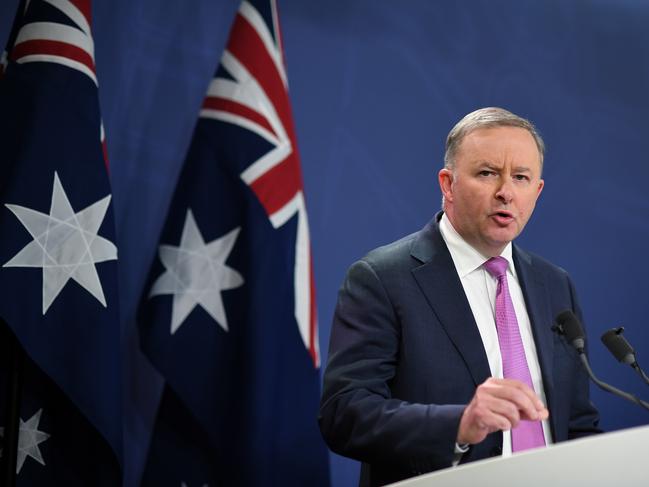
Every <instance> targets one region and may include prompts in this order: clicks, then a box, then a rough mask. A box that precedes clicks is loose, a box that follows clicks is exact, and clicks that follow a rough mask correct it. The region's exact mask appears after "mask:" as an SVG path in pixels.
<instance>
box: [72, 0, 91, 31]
mask: <svg viewBox="0 0 649 487" xmlns="http://www.w3.org/2000/svg"><path fill="white" fill-rule="evenodd" d="M70 3H71V4H72V5H74V6H75V7H77V8H78V9H79V10H80V11H81V13H82V14H83V16H84V17H85V18H86V20H87V21H88V25H90V23H91V18H92V2H91V0H70Z"/></svg>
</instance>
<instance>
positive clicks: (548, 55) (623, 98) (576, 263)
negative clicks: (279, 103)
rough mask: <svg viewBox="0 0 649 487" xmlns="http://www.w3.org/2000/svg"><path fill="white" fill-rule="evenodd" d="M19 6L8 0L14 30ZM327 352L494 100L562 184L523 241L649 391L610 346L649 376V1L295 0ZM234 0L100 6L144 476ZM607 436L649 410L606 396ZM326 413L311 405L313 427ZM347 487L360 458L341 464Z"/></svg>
mask: <svg viewBox="0 0 649 487" xmlns="http://www.w3.org/2000/svg"><path fill="white" fill-rule="evenodd" d="M17 3H18V1H17V0H8V1H4V2H2V3H1V4H0V38H1V39H2V42H4V39H6V37H7V35H8V30H9V24H10V22H11V20H12V19H13V16H14V13H15V9H16V6H17ZM279 3H280V5H279V7H280V15H281V22H282V28H283V32H284V45H285V50H286V57H287V63H288V77H289V83H290V93H291V99H292V103H293V112H294V117H295V123H296V128H297V135H298V142H299V146H300V151H301V155H302V167H303V171H304V178H305V186H306V196H307V205H308V210H309V218H310V226H311V235H312V242H313V250H314V266H315V276H316V286H317V299H318V309H319V318H320V326H321V328H320V330H321V349H322V351H323V359H325V360H326V355H327V354H326V351H327V343H328V336H329V330H330V320H331V315H332V310H333V307H334V304H335V299H336V292H337V289H338V286H339V285H340V282H341V280H342V278H343V276H344V273H345V270H346V268H347V266H348V265H349V264H350V263H351V262H352V261H354V260H355V259H357V258H359V257H360V256H362V255H363V254H364V253H365V252H367V251H368V250H369V249H371V248H373V247H376V246H378V245H380V244H383V243H386V242H389V241H391V240H394V239H396V238H398V237H400V236H402V235H404V234H406V233H410V232H412V231H415V230H417V229H419V228H420V227H421V226H423V225H424V224H425V222H426V221H428V220H429V219H430V218H431V217H432V215H433V214H434V213H435V212H436V211H437V209H438V208H439V204H440V192H439V189H438V187H437V182H436V174H437V171H438V169H439V168H440V167H441V164H442V158H443V146H444V139H445V136H446V134H447V132H448V130H449V129H450V128H451V127H452V125H453V124H454V123H455V122H456V121H457V120H458V119H459V118H460V117H461V116H462V115H464V114H465V113H467V112H469V111H471V110H473V109H475V108H478V107H481V106H487V105H498V106H503V107H505V108H508V109H510V110H512V111H514V112H516V113H518V114H520V115H523V116H526V117H529V118H530V119H531V120H533V121H534V122H535V123H536V124H537V126H538V127H539V129H540V130H541V132H542V134H543V135H544V137H545V140H546V143H547V146H548V152H547V157H546V164H545V174H544V177H545V181H546V186H545V189H544V191H543V195H542V196H541V199H540V201H539V204H538V206H537V210H536V213H535V215H534V217H533V218H532V221H531V222H530V224H529V225H528V227H527V229H526V230H525V232H524V234H523V236H522V237H521V238H520V239H519V242H520V243H521V244H522V245H523V246H524V247H526V248H528V249H529V250H532V251H535V252H538V253H540V254H542V255H544V256H545V257H547V258H549V259H550V260H552V261H554V262H555V263H557V264H559V265H561V266H563V267H564V268H566V269H567V270H568V271H569V272H570V273H571V274H572V276H573V278H574V281H575V283H576V285H577V289H578V292H579V295H580V298H581V301H582V306H583V309H584V315H585V319H586V324H587V326H588V329H589V333H590V336H591V358H592V362H593V367H594V369H595V371H596V372H598V373H599V375H600V376H601V377H602V378H603V379H605V380H608V381H610V382H613V383H614V384H616V385H618V386H619V387H621V388H623V389H627V390H629V391H632V392H635V393H637V394H639V395H641V396H642V395H644V397H645V398H646V397H647V396H649V394H647V390H646V389H645V386H643V385H642V384H641V382H640V380H639V378H637V377H636V376H635V375H634V374H633V372H632V371H631V370H630V369H628V370H627V369H626V368H624V367H623V366H622V365H618V364H616V363H615V362H614V361H613V359H612V358H611V357H609V356H608V352H607V351H606V350H605V349H604V348H603V346H602V345H601V344H600V343H599V339H598V337H599V336H600V335H601V333H602V332H603V331H604V330H606V329H607V328H610V327H613V326H619V325H624V326H625V327H626V336H627V338H628V339H629V340H630V341H631V342H632V343H633V344H634V345H635V346H636V348H638V349H639V350H640V353H639V360H640V363H641V364H642V362H643V359H644V362H645V364H646V365H647V366H648V367H649V359H647V357H648V356H649V326H647V325H648V324H647V320H646V318H645V316H646V314H647V308H648V296H649V281H648V279H647V274H648V273H649V264H648V263H647V260H646V258H645V256H644V254H645V253H646V242H647V237H648V236H649V235H648V234H649V193H648V190H647V182H648V181H649V161H648V160H647V159H648V157H647V154H649V137H647V133H649V117H648V116H647V114H648V113H649V95H648V93H649V90H648V88H649V30H647V28H646V26H647V25H649V4H647V3H646V2H642V1H640V0H637V1H630V0H624V1H622V0H572V1H564V0H546V1H543V2H539V1H532V0H524V1H521V0H482V1H480V0H471V1H468V0H466V1H462V2H441V1H430V0H410V1H408V2H391V1H387V0H381V1H377V0H356V1H349V0H329V1H327V2H318V1H307V2H305V1H304V0H280V2H279ZM237 7H238V1H237V0H228V1H225V0H209V1H208V0H193V1H189V2H188V1H180V0H169V1H165V2H159V1H154V0H139V1H137V2H131V1H126V0H113V1H99V2H95V5H94V11H93V14H94V15H93V17H94V19H93V28H94V36H95V48H96V59H97V68H98V78H99V94H100V100H101V107H102V114H103V118H104V123H105V128H106V135H107V142H108V154H109V158H110V161H111V173H112V174H111V178H112V185H113V195H114V203H115V212H116V219H117V232H118V247H119V258H120V260H119V264H120V273H121V276H120V277H121V289H120V292H121V293H122V294H123V296H122V298H121V304H122V313H123V316H122V327H123V337H124V347H125V351H126V352H125V364H124V365H125V379H126V383H127V388H128V389H127V391H126V399H125V401H126V404H125V410H126V417H127V421H128V422H127V425H126V431H125V435H126V445H125V449H126V459H127V465H126V468H127V477H128V479H129V485H135V482H136V479H137V477H138V475H139V472H140V470H141V468H142V464H143V461H144V457H145V454H146V446H147V441H148V435H149V431H150V427H151V423H152V419H153V412H154V409H155V405H156V402H157V399H158V394H159V392H160V380H159V378H158V377H157V375H156V374H155V373H154V372H153V370H152V368H151V367H150V366H149V365H148V364H147V362H146V361H145V359H143V358H142V356H141V355H140V354H139V352H138V348H137V342H136V334H137V333H136V329H135V324H134V321H133V316H134V312H135V306H136V303H137V300H138V297H139V295H140V292H141V288H142V286H143V283H144V279H145V276H146V273H147V271H148V266H149V263H150V262H151V258H152V257H153V253H154V251H155V246H156V242H157V238H158V235H159V231H160V228H161V225H162V222H163V219H164V216H165V213H166V209H167V205H168V204H169V199H170V197H171V191H172V189H173V187H174V185H175V182H176V178H177V176H178V171H179V169H180V165H181V163H182V161H183V158H184V156H185V151H186V149H187V147H188V144H189V140H190V136H191V133H192V129H193V126H194V124H195V122H196V117H197V113H198V109H199V106H200V103H201V101H202V99H203V96H204V94H205V91H206V87H207V84H208V82H209V79H210V77H211V75H212V73H213V72H214V68H215V66H216V64H217V62H218V60H219V58H220V55H221V52H222V49H223V46H224V44H225V41H226V39H227V35H228V31H229V27H230V23H231V21H232V18H233V15H234V13H235V11H236V9H237ZM593 397H594V400H595V401H596V402H597V404H598V406H599V407H600V409H601V411H602V413H603V419H602V424H603V426H604V428H606V429H609V430H610V429H619V428H624V427H629V426H633V425H639V424H647V423H649V415H648V414H647V413H645V412H643V411H642V410H639V409H638V408H636V407H635V406H633V405H631V404H626V403H625V402H623V401H622V400H619V399H617V398H615V397H609V396H607V395H605V394H604V393H600V392H599V391H593ZM315 415H316V412H315V411H314V421H315ZM332 469H333V476H332V479H333V483H334V485H335V486H348V485H355V484H356V482H357V470H358V467H357V465H356V464H355V463H354V462H351V461H347V460H343V459H340V458H333V459H332Z"/></svg>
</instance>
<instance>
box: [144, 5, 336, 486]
mask: <svg viewBox="0 0 649 487" xmlns="http://www.w3.org/2000/svg"><path fill="white" fill-rule="evenodd" d="M284 66H285V65H284V59H283V52H282V47H281V35H280V31H279V20H278V16H277V9H276V5H275V2H274V1H270V2H269V1H268V0H266V1H250V2H249V1H244V2H243V3H242V4H241V7H240V9H239V12H238V14H237V16H236V18H235V20H234V23H233V27H232V30H231V33H230V39H229V41H228V45H227V47H226V50H225V52H224V54H223V57H222V59H221V63H220V64H219V66H218V68H217V71H216V74H215V77H214V79H213V80H212V81H211V83H210V85H209V88H208V93H207V96H206V98H205V101H204V103H203V107H202V110H201V113H200V117H199V121H198V123H197V126H196V128H195V132H194V135H193V139H192V142H191V146H190V149H189V151H188V154H187V157H186V160H185V164H184V166H183V169H182V172H181V175H180V178H179V181H178V184H177V187H176V191H175V193H174V196H173V199H172V202H171V206H170V209H169V212H168V215H167V220H166V224H165V227H164V229H163V232H162V235H161V239H160V242H161V243H160V247H159V252H158V258H157V259H155V262H154V264H153V267H152V270H151V274H150V279H149V283H148V284H147V286H146V288H145V295H144V296H143V300H142V306H141V308H140V313H139V322H140V330H141V341H142V347H143V350H144V351H145V353H146V354H147V355H148V357H149V358H150V360H151V361H152V363H153V364H154V365H155V366H156V368H157V369H158V370H159V371H160V372H161V373H162V375H163V376H164V377H165V379H166V389H165V391H164V393H163V398H162V402H161V405H160V408H159V411H158V416H157V420H156V427H155V431H154V434H153V437H152V446H151V450H150V455H149V460H148V464H147V467H146V470H145V474H144V482H143V484H144V485H152V486H153V485H156V486H165V485H172V486H179V485H187V486H193V485H200V486H202V485H209V486H214V485H251V486H252V485H282V486H290V485H328V483H329V477H328V460H327V458H328V457H327V451H326V448H325V446H324V443H323V442H322V439H321V437H320V434H319V431H318V428H317V423H316V414H317V407H318V400H319V373H318V367H319V351H318V346H317V338H318V335H317V326H316V319H315V316H316V313H315V299H314V290H313V276H312V266H311V253H310V243H309V232H308V223H307V218H306V210H305V202H304V194H303V189H302V176H301V172H300V163H299V156H298V152H297V144H296V139H295V131H294V128H293V122H292V116H291V110H290V104H289V99H288V91H287V81H286V71H285V67H284Z"/></svg>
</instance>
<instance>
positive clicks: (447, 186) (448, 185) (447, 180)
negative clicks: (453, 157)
mask: <svg viewBox="0 0 649 487" xmlns="http://www.w3.org/2000/svg"><path fill="white" fill-rule="evenodd" d="M437 180H438V181H439V189H440V190H441V191H442V196H444V199H445V200H446V201H449V202H452V201H453V190H452V186H453V171H451V170H450V169H447V168H443V169H440V171H439V173H437Z"/></svg>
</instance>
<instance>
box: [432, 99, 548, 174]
mask: <svg viewBox="0 0 649 487" xmlns="http://www.w3.org/2000/svg"><path fill="white" fill-rule="evenodd" d="M494 127H518V128H522V129H525V130H527V131H528V132H529V133H530V135H532V137H533V138H534V142H536V147H537V148H538V150H539V160H540V162H541V172H543V156H544V155H545V143H544V142H543V139H542V138H541V134H539V132H538V131H537V130H536V127H534V124H532V122H530V121H529V120H526V119H524V118H522V117H519V116H518V115H515V114H513V113H512V112H510V111H507V110H505V109H504V108H498V107H486V108H480V109H479V110H476V111H474V112H471V113H469V114H468V115H466V116H465V117H464V118H463V119H462V120H460V121H459V122H458V123H457V124H455V127H453V128H452V129H451V131H450V132H449V133H448V137H446V152H445V154H444V167H445V168H447V169H451V170H453V169H455V158H456V157H457V152H458V150H459V148H460V145H461V144H462V141H463V140H464V138H465V137H466V136H467V135H469V134H470V133H471V132H473V131H475V130H478V129H486V128H494Z"/></svg>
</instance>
